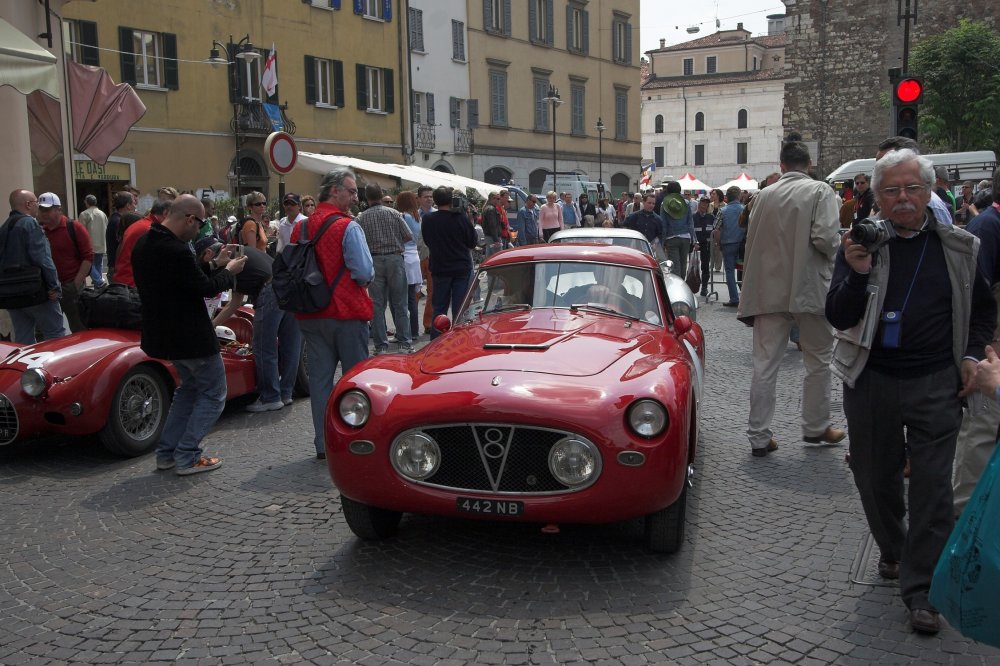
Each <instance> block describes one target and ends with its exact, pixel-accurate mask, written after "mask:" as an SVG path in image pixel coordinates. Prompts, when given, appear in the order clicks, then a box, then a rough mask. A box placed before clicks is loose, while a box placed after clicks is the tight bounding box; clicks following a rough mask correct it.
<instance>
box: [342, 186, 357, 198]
mask: <svg viewBox="0 0 1000 666" xmlns="http://www.w3.org/2000/svg"><path fill="white" fill-rule="evenodd" d="M340 189H342V190H344V191H345V192H350V193H351V194H353V195H355V196H357V194H358V188H356V187H341V188H340Z"/></svg>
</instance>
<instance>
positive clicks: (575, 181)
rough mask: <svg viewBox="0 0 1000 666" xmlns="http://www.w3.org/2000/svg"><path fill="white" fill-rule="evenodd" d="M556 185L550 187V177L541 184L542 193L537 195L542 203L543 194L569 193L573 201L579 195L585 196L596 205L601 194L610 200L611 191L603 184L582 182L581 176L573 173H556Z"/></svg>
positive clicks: (594, 181) (589, 181)
mask: <svg viewBox="0 0 1000 666" xmlns="http://www.w3.org/2000/svg"><path fill="white" fill-rule="evenodd" d="M555 182H556V185H555V187H553V185H552V176H548V177H547V178H546V179H545V182H544V183H542V191H541V192H539V194H540V195H541V197H542V201H544V200H545V194H546V193H547V192H557V193H560V194H561V193H563V192H569V193H570V194H572V195H573V199H574V200H575V199H578V198H579V197H580V195H581V194H586V195H587V197H588V198H589V199H590V201H591V203H597V199H598V198H599V197H600V196H601V193H602V192H603V194H604V196H606V197H608V198H609V199H610V198H611V190H610V189H609V188H608V186H607V185H606V184H604V183H599V182H597V181H596V180H584V178H583V176H581V175H580V174H578V173H575V172H569V173H557V174H556V181H555Z"/></svg>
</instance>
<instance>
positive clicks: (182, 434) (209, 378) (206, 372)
mask: <svg viewBox="0 0 1000 666" xmlns="http://www.w3.org/2000/svg"><path fill="white" fill-rule="evenodd" d="M171 363H173V365H174V368H176V369H177V374H178V375H180V377H181V384H180V386H178V387H177V389H176V390H175V391H174V400H173V402H172V403H170V412H169V413H168V414H167V421H166V423H164V424H163V432H162V433H160V443H159V445H158V446H157V447H156V459H157V461H160V462H167V461H169V460H173V461H174V462H176V463H177V467H178V468H179V469H183V468H185V467H191V466H192V465H194V464H195V463H196V462H198V459H199V458H201V454H202V450H201V440H202V439H204V438H205V435H207V434H208V431H209V430H211V429H212V426H213V425H215V422H216V421H217V420H218V418H219V414H221V413H222V409H223V407H225V406H226V369H225V367H224V366H223V365H222V356H220V355H219V354H213V355H212V356H203V357H201V358H186V359H178V360H175V361H171Z"/></svg>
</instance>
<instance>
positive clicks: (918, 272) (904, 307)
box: [899, 234, 931, 315]
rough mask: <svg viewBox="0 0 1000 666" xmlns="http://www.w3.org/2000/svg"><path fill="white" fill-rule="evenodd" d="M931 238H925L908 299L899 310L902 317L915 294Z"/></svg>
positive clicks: (907, 293)
mask: <svg viewBox="0 0 1000 666" xmlns="http://www.w3.org/2000/svg"><path fill="white" fill-rule="evenodd" d="M930 238H931V236H930V234H927V235H925V236H924V247H923V249H922V250H920V259H918V260H917V267H916V269H914V271H913V278H912V279H911V280H910V288H909V289H907V290H906V298H905V299H903V305H902V306H900V308H899V313H900V315H902V314H903V313H904V312H906V304H907V303H909V302H910V294H912V293H913V285H915V284H916V283H917V276H918V275H920V267H921V266H923V265H924V255H925V254H927V241H929V240H930Z"/></svg>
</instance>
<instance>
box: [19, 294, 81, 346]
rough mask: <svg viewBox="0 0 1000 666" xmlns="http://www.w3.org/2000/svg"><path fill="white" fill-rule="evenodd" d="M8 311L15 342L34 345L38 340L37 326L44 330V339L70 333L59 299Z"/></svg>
mask: <svg viewBox="0 0 1000 666" xmlns="http://www.w3.org/2000/svg"><path fill="white" fill-rule="evenodd" d="M7 312H8V313H9V314H10V323H11V325H12V326H13V327H14V342H18V343H20V344H22V345H33V344H35V342H37V340H35V328H36V327H37V328H38V330H40V331H41V332H42V340H53V339H55V338H61V337H62V336H64V335H69V331H68V330H67V329H66V325H65V324H64V321H65V320H64V319H63V312H62V308H61V307H59V301H45V302H44V303H40V304H39V305H32V306H29V307H26V308H17V309H16V310H7Z"/></svg>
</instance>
